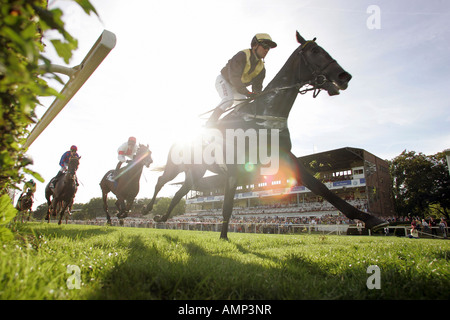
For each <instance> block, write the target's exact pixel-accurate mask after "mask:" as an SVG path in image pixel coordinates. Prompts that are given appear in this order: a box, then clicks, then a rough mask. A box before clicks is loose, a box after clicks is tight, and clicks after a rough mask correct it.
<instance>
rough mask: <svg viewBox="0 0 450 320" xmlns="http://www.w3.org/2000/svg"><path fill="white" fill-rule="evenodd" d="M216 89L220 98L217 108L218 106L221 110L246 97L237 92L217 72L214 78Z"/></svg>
mask: <svg viewBox="0 0 450 320" xmlns="http://www.w3.org/2000/svg"><path fill="white" fill-rule="evenodd" d="M216 90H217V92H218V93H219V96H220V98H221V99H222V101H220V104H219V105H218V106H217V108H220V109H222V110H223V111H225V110H227V109H228V108H230V107H231V106H233V104H234V103H235V102H236V103H241V102H242V101H239V100H241V99H246V98H247V97H246V96H245V95H243V94H240V93H239V92H237V91H236V90H235V89H234V88H233V86H232V85H231V84H230V83H229V82H228V81H227V80H225V78H224V77H222V75H221V74H219V75H218V76H217V78H216ZM236 100H238V101H236Z"/></svg>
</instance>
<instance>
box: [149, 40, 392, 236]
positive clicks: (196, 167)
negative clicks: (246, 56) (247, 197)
mask: <svg viewBox="0 0 450 320" xmlns="http://www.w3.org/2000/svg"><path fill="white" fill-rule="evenodd" d="M296 35H297V41H298V42H299V43H300V46H299V47H298V48H297V49H296V50H295V51H294V52H293V53H292V55H291V56H290V58H289V59H288V60H287V62H286V63H285V65H284V66H283V67H282V69H281V70H280V71H279V72H278V74H277V75H276V76H275V78H274V79H273V80H272V81H271V82H270V83H269V84H268V85H267V87H266V88H265V89H264V91H263V92H262V94H261V95H260V96H259V97H258V98H256V99H255V100H254V101H253V102H251V103H246V104H244V105H242V106H241V107H240V108H239V109H237V108H236V109H234V110H233V111H232V112H230V113H229V114H228V115H226V116H225V117H224V118H223V119H222V120H220V123H219V124H218V126H217V129H218V130H220V132H222V133H223V135H222V136H225V137H226V134H225V132H226V131H227V130H235V131H236V130H242V132H248V130H254V131H255V132H257V133H258V140H259V141H258V144H257V145H256V146H253V148H258V149H261V148H260V146H261V144H260V141H261V140H260V139H261V138H262V137H263V136H262V135H261V133H265V135H266V136H265V137H264V138H265V139H264V141H266V142H267V141H272V140H271V137H272V135H273V134H272V133H276V134H277V136H278V137H277V138H278V141H277V142H278V146H271V145H269V147H268V149H269V150H270V151H271V153H270V154H273V153H274V152H278V153H277V155H278V157H279V158H278V160H279V163H283V164H284V166H283V168H282V169H281V170H289V171H290V173H291V174H292V175H293V176H294V177H295V179H296V181H297V182H298V183H299V184H300V183H301V184H302V185H304V186H306V187H307V188H308V189H309V190H311V191H312V192H313V193H315V194H317V195H320V196H322V197H323V198H325V199H326V200H327V201H328V202H330V203H331V204H332V205H334V206H335V207H336V208H337V209H338V210H340V211H341V212H343V213H344V215H346V216H347V217H348V218H350V219H359V220H361V221H364V222H365V224H366V227H367V228H371V229H372V230H377V229H379V228H381V227H383V226H385V225H386V224H387V223H386V222H385V221H383V220H381V219H379V218H377V217H375V216H372V215H370V214H368V213H365V212H362V211H360V210H358V209H357V208H355V207H353V206H352V205H350V204H349V203H347V202H346V201H345V200H343V199H341V198H340V197H339V196H337V195H336V194H334V193H333V192H331V191H330V190H329V189H328V188H327V187H326V186H325V185H324V184H323V183H321V182H320V181H318V180H317V179H315V178H314V177H313V176H312V174H311V173H310V172H308V170H307V169H306V168H305V167H304V165H303V164H302V163H300V162H299V161H298V160H297V157H296V156H295V155H294V154H292V152H291V147H292V145H291V139H290V134H289V129H288V127H287V119H288V117H289V113H290V111H291V108H292V106H293V104H294V102H295V99H296V98H297V96H298V94H299V93H302V94H304V93H306V92H307V91H313V96H314V97H316V96H317V95H318V94H319V92H320V91H321V90H325V91H327V92H328V94H329V95H330V96H334V95H338V94H339V92H340V90H345V89H347V87H348V83H349V81H350V80H351V78H352V76H351V75H350V74H349V73H348V72H346V71H345V70H344V69H343V68H342V67H341V66H340V65H339V64H338V63H337V62H336V60H334V59H333V58H332V57H331V56H330V55H329V54H328V53H327V52H326V51H325V50H324V49H323V48H322V47H320V46H319V45H318V44H317V43H316V41H315V39H314V40H311V41H306V40H305V39H304V38H303V37H302V36H301V35H300V34H299V33H298V32H297V34H296ZM305 86H307V87H306V89H303V88H304V87H305ZM261 129H262V130H261ZM272 129H275V131H272ZM233 139H234V138H233ZM227 143H228V144H227ZM230 143H231V144H234V141H226V139H224V142H223V146H224V147H223V148H222V150H225V151H228V150H229V149H227V148H226V147H225V146H227V145H229V144H230ZM269 144H270V143H269ZM174 148H177V147H176V146H173V147H172V149H171V154H170V155H169V157H168V161H167V163H166V166H165V170H164V173H163V174H162V176H161V177H159V179H158V182H157V185H156V187H155V192H154V195H153V199H152V200H151V202H150V203H149V204H148V205H147V206H146V207H145V208H144V210H143V213H146V212H148V211H149V210H151V209H152V207H153V204H154V201H155V199H156V195H157V194H158V192H159V191H160V189H161V188H162V186H164V185H165V184H166V183H167V182H169V181H171V180H173V179H174V178H175V177H176V176H177V175H178V174H179V173H181V172H183V171H184V172H185V173H186V180H185V182H184V184H183V185H182V187H181V188H180V190H179V191H178V192H177V193H176V195H175V196H174V198H173V199H172V203H171V204H170V206H169V210H168V211H167V213H166V214H165V215H164V216H162V217H160V216H156V217H155V220H156V221H166V220H167V219H168V217H169V216H170V213H171V210H172V209H173V208H174V207H175V205H176V204H177V203H178V202H179V201H180V199H181V198H182V197H183V196H184V195H186V194H187V192H189V190H190V189H191V188H192V186H193V185H194V184H195V183H196V182H197V181H199V179H201V178H202V177H203V176H204V174H205V172H206V170H210V171H212V172H215V173H218V174H221V175H222V176H223V177H224V181H225V197H224V203H223V208H222V214H223V225H222V232H221V235H220V237H221V238H223V239H227V232H228V223H229V220H230V217H231V214H232V210H233V203H234V196H235V192H236V188H237V185H238V181H239V178H240V177H241V176H244V175H247V176H248V175H249V173H248V170H246V169H247V167H248V166H246V165H245V164H239V163H238V162H236V161H235V162H233V161H231V163H230V161H228V160H229V159H228V158H227V152H224V153H225V154H224V157H222V159H227V161H226V163H225V164H222V165H220V166H219V165H218V164H217V162H216V163H213V164H206V163H201V164H191V163H194V162H191V163H186V162H183V163H182V164H178V163H174V161H173V149H174ZM251 149H252V146H250V148H247V149H246V151H245V153H246V159H247V158H248V155H249V152H250V151H251ZM216 150H217V149H216ZM218 150H219V151H220V149H218ZM235 151H236V150H235ZM256 151H258V150H256ZM256 154H260V153H258V152H256ZM267 154H269V153H267ZM231 160H235V159H231ZM258 160H259V161H258V163H256V164H257V165H261V163H262V161H260V160H261V159H258ZM247 163H248V162H247ZM251 164H252V165H253V163H251ZM285 168H287V169H285ZM252 172H255V170H253V171H252ZM253 174H254V173H253Z"/></svg>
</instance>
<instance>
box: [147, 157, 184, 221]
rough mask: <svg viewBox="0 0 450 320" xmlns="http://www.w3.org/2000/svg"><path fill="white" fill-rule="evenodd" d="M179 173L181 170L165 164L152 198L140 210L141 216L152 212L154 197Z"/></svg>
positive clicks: (173, 165)
mask: <svg viewBox="0 0 450 320" xmlns="http://www.w3.org/2000/svg"><path fill="white" fill-rule="evenodd" d="M180 172H181V170H180V169H179V167H178V166H176V165H175V164H173V163H172V162H170V161H168V162H167V165H166V168H165V169H164V173H163V174H162V175H161V176H160V177H159V178H158V182H157V183H156V186H155V191H154V192H153V198H152V200H151V201H150V202H149V203H148V204H147V206H144V208H143V209H142V214H147V213H149V212H150V211H152V210H153V205H154V204H155V201H156V196H157V195H158V193H159V191H161V189H162V187H164V185H165V184H166V183H167V182H169V181H172V180H173V179H175V178H176V176H177V175H178V174H179V173H180Z"/></svg>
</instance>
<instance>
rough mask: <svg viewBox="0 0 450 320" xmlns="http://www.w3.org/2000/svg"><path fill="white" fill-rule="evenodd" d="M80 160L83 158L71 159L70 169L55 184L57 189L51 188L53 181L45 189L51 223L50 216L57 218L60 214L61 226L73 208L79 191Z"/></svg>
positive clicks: (73, 157)
mask: <svg viewBox="0 0 450 320" xmlns="http://www.w3.org/2000/svg"><path fill="white" fill-rule="evenodd" d="M80 158H81V157H77V156H72V157H70V158H69V165H68V169H67V171H66V172H65V173H64V174H63V175H62V176H61V177H59V178H58V180H57V181H56V183H55V187H54V188H51V184H52V182H51V181H50V182H49V183H48V184H47V186H46V187H45V198H46V199H47V204H48V210H47V218H46V219H47V220H48V222H49V223H50V215H52V216H54V217H57V216H58V212H59V213H60V217H59V221H58V224H61V221H62V218H63V216H64V213H65V211H66V209H67V208H71V206H72V204H73V201H74V198H75V194H76V193H77V190H78V183H77V178H76V172H77V170H78V166H79V164H80ZM51 198H52V199H51ZM69 210H70V209H69Z"/></svg>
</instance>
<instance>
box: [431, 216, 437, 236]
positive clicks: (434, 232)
mask: <svg viewBox="0 0 450 320" xmlns="http://www.w3.org/2000/svg"><path fill="white" fill-rule="evenodd" d="M429 225H430V229H431V234H432V235H433V236H436V237H437V230H436V226H437V224H436V220H434V219H433V217H430V224H429Z"/></svg>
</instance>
